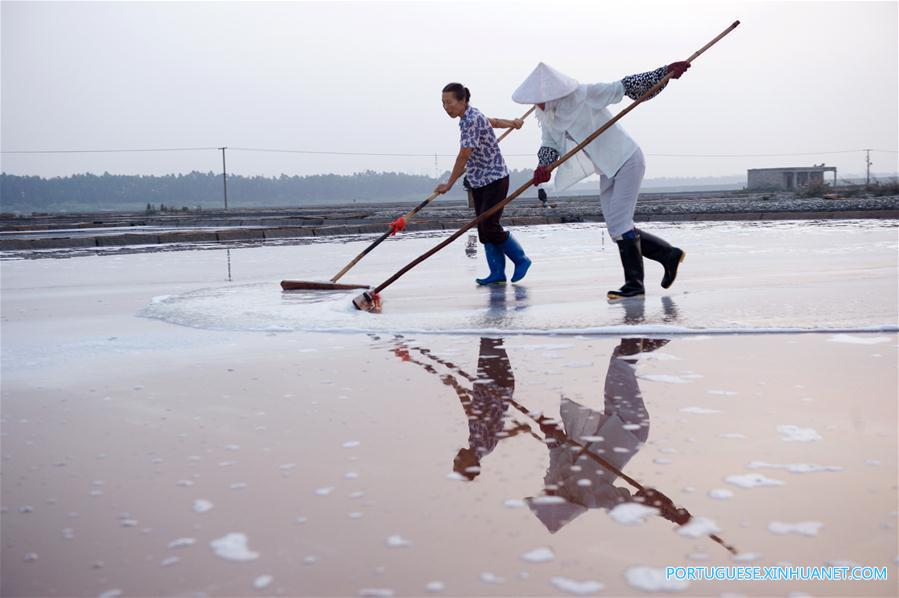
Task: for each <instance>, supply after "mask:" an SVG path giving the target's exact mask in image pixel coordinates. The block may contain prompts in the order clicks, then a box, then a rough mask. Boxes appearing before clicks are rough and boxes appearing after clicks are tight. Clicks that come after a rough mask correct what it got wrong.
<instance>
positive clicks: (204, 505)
mask: <svg viewBox="0 0 899 598" xmlns="http://www.w3.org/2000/svg"><path fill="white" fill-rule="evenodd" d="M213 506H214V505H213V504H212V503H211V502H209V501H208V500H206V499H204V498H198V499H197V500H195V501H194V506H193V509H194V512H195V513H205V512H207V511H209V510H210V509H212V507H213Z"/></svg>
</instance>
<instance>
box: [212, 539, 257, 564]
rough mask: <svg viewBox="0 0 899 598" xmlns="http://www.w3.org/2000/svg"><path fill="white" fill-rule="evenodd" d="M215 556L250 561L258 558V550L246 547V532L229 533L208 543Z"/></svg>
mask: <svg viewBox="0 0 899 598" xmlns="http://www.w3.org/2000/svg"><path fill="white" fill-rule="evenodd" d="M209 546H210V547H212V550H213V551H214V552H215V554H216V556H219V557H221V558H223V559H225V560H228V561H252V560H255V559H257V558H259V553H258V552H253V551H252V550H250V549H249V548H248V547H247V536H246V534H240V533H230V534H226V535H224V536H222V537H221V538H217V539H215V540H213V541H211V542H210V543H209Z"/></svg>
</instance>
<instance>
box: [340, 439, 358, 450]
mask: <svg viewBox="0 0 899 598" xmlns="http://www.w3.org/2000/svg"><path fill="white" fill-rule="evenodd" d="M361 444H362V443H361V442H359V441H358V440H347V441H346V442H344V443H343V444H341V445H340V446H342V447H343V448H345V449H349V448H356V447H357V446H359V445H361Z"/></svg>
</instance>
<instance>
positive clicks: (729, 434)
mask: <svg viewBox="0 0 899 598" xmlns="http://www.w3.org/2000/svg"><path fill="white" fill-rule="evenodd" d="M718 436H720V437H721V438H728V439H730V440H743V439H745V438H746V435H745V434H740V433H739V432H724V433H722V434H718Z"/></svg>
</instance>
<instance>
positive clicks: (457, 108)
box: [443, 91, 468, 118]
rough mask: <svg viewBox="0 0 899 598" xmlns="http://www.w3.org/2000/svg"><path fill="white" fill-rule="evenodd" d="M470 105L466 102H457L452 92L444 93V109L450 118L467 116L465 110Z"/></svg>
mask: <svg viewBox="0 0 899 598" xmlns="http://www.w3.org/2000/svg"><path fill="white" fill-rule="evenodd" d="M467 107H468V104H467V103H466V102H465V100H457V99H456V96H455V95H454V94H453V92H451V91H444V92H443V109H444V110H446V113H447V114H449V117H450V118H458V117H460V116H462V115H463V114H465V108H467Z"/></svg>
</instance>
